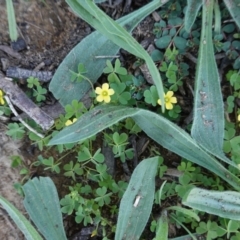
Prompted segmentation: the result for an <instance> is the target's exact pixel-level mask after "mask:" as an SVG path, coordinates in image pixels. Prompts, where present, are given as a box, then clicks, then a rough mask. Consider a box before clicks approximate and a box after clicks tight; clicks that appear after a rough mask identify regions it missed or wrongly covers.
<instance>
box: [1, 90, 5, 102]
mask: <svg viewBox="0 0 240 240" xmlns="http://www.w3.org/2000/svg"><path fill="white" fill-rule="evenodd" d="M4 103H5V101H4V98H3V91H2V90H0V104H1V105H3V104H4Z"/></svg>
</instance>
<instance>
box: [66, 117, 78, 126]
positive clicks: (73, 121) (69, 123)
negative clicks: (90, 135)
mask: <svg viewBox="0 0 240 240" xmlns="http://www.w3.org/2000/svg"><path fill="white" fill-rule="evenodd" d="M76 121H77V119H76V118H74V119H73V120H72V121H71V120H67V121H66V122H65V126H69V125H72V124H73V123H75V122H76Z"/></svg>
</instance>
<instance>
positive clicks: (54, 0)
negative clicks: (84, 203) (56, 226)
mask: <svg viewBox="0 0 240 240" xmlns="http://www.w3.org/2000/svg"><path fill="white" fill-rule="evenodd" d="M13 2H14V9H15V14H16V21H17V26H18V34H19V38H21V39H23V40H24V41H25V43H26V48H25V49H23V50H22V51H20V52H18V54H17V55H16V52H15V54H13V52H12V51H11V41H10V39H9V33H8V23H7V15H6V6H5V0H0V60H1V64H0V71H1V72H2V73H3V74H5V73H6V69H7V68H8V67H9V66H10V67H21V68H25V69H28V70H33V69H35V68H38V69H41V70H45V71H51V72H52V73H54V71H55V70H56V68H57V67H58V65H59V64H60V63H61V61H62V60H63V58H64V57H65V56H66V55H67V54H68V52H69V51H70V50H71V49H72V48H73V47H74V46H75V45H76V44H77V43H78V42H80V41H81V39H83V38H84V37H85V36H87V35H88V34H89V33H91V31H93V29H92V28H91V27H90V26H89V25H88V24H86V23H85V22H84V21H82V20H81V19H79V18H78V17H76V16H75V15H74V14H73V13H72V12H71V10H70V9H69V7H68V6H67V4H66V3H65V2H64V1H63V0H47V1H44V0H43V1H38V0H30V1H24V0H15V1H13ZM110 2H111V1H109V3H108V2H107V3H106V4H105V5H103V8H104V10H105V12H107V13H108V14H109V15H110V16H111V17H113V18H119V17H121V16H122V15H123V14H126V13H128V12H130V11H132V10H133V9H137V8H139V7H141V6H142V5H143V4H146V2H149V1H116V4H117V5H116V6H117V7H116V6H115V7H112V6H110V5H109V4H110ZM133 2H134V3H133ZM151 26H153V20H152V18H147V19H146V20H144V21H143V22H142V23H141V24H140V25H139V26H138V27H137V28H136V30H135V31H134V36H135V37H136V38H137V39H138V40H139V42H141V43H142V45H144V46H145V47H147V46H148V45H149V44H150V41H152V40H153V38H152V35H151V34H150V31H151ZM1 46H2V48H1ZM6 47H10V48H6ZM123 56H127V55H126V53H125V52H123V55H122V57H123ZM123 59H124V57H123ZM125 59H126V60H127V58H125ZM125 64H126V62H125ZM8 122H9V119H7V121H5V119H0V152H1V156H0V174H1V182H0V195H2V196H4V197H5V198H6V199H7V200H9V201H10V202H11V203H12V204H14V205H15V206H16V207H17V208H18V209H19V210H20V211H21V212H22V213H23V214H26V212H25V211H24V208H23V206H22V198H21V197H20V195H18V194H17V193H16V191H15V190H14V188H13V184H14V183H16V182H18V181H19V180H20V179H21V176H20V175H19V171H18V170H17V169H13V168H11V156H12V155H19V156H22V158H23V159H24V161H25V163H26V164H27V165H30V164H31V163H32V162H34V161H36V158H37V156H38V154H43V155H45V156H51V155H56V152H47V153H40V152H38V151H35V152H32V150H31V148H29V145H30V144H31V143H29V142H28V140H26V139H24V140H23V141H21V142H14V141H12V140H11V139H10V138H9V137H8V136H7V135H6V126H7V123H8ZM63 161H64V160H63ZM33 175H34V176H39V175H40V176H45V172H44V171H43V169H38V170H37V172H35V173H33ZM50 177H51V178H52V179H53V181H54V182H55V184H56V185H57V188H58V192H59V195H60V196H64V193H65V192H66V188H64V186H67V184H65V182H64V181H65V180H59V178H57V177H55V176H54V175H51V176H50ZM64 221H65V227H66V230H67V235H68V236H69V237H70V236H73V235H74V234H75V233H77V232H80V230H81V226H76V224H73V222H74V220H73V219H71V217H67V218H65V220H64ZM85 230H86V229H85ZM0 236H1V239H3V240H5V239H6V240H11V239H24V237H23V235H22V234H21V232H20V231H18V230H17V228H16V226H15V225H14V223H13V222H12V221H11V219H10V218H9V217H8V216H7V214H6V212H5V211H4V210H2V209H1V208H0ZM75 239H77V237H75ZM79 239H80V238H79ZM81 239H84V238H81ZM85 239H88V238H85ZM91 239H93V238H91Z"/></svg>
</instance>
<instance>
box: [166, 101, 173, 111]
mask: <svg viewBox="0 0 240 240" xmlns="http://www.w3.org/2000/svg"><path fill="white" fill-rule="evenodd" d="M166 109H167V110H171V109H173V105H172V104H171V103H170V102H167V103H166Z"/></svg>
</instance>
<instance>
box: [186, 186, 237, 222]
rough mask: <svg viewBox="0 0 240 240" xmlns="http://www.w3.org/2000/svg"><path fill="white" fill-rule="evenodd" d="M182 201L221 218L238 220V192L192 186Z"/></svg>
mask: <svg viewBox="0 0 240 240" xmlns="http://www.w3.org/2000/svg"><path fill="white" fill-rule="evenodd" d="M182 203H183V204H184V205H186V206H188V207H191V208H193V209H197V210H199V211H203V212H207V213H209V214H214V215H217V216H219V217H222V218H229V219H232V220H240V193H239V192H233V191H224V192H218V191H209V190H205V189H201V188H193V189H191V190H190V191H189V192H188V193H186V195H185V196H184V197H183V200H182Z"/></svg>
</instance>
